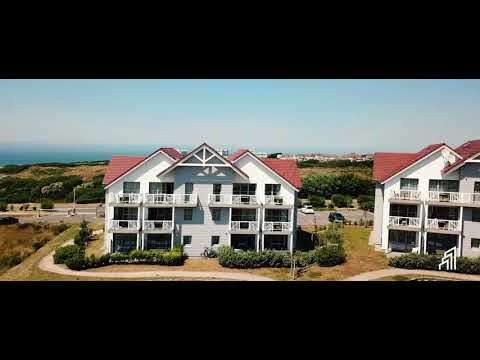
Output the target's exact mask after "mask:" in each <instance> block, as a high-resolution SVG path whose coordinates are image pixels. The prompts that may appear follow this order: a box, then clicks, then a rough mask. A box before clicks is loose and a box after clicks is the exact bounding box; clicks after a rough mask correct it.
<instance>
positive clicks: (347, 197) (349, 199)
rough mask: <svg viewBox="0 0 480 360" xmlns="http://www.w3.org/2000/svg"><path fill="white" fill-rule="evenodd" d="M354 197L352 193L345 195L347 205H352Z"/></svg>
mask: <svg viewBox="0 0 480 360" xmlns="http://www.w3.org/2000/svg"><path fill="white" fill-rule="evenodd" d="M352 202H353V199H352V197H351V196H350V195H345V207H352Z"/></svg>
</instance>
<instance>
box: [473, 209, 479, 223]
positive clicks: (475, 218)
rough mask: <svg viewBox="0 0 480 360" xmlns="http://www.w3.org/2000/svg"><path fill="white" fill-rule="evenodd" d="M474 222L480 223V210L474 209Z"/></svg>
mask: <svg viewBox="0 0 480 360" xmlns="http://www.w3.org/2000/svg"><path fill="white" fill-rule="evenodd" d="M472 221H474V222H480V209H472Z"/></svg>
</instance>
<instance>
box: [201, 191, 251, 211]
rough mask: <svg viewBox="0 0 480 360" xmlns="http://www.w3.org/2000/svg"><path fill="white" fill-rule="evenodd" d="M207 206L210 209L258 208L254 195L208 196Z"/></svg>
mask: <svg viewBox="0 0 480 360" xmlns="http://www.w3.org/2000/svg"><path fill="white" fill-rule="evenodd" d="M208 205H209V206H211V207H235V208H241V207H246V208H251V207H259V206H260V204H259V202H258V200H257V196H256V195H232V194H209V195H208Z"/></svg>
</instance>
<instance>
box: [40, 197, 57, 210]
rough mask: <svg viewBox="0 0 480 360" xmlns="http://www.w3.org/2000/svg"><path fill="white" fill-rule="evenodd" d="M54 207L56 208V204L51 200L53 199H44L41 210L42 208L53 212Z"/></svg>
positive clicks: (41, 202)
mask: <svg viewBox="0 0 480 360" xmlns="http://www.w3.org/2000/svg"><path fill="white" fill-rule="evenodd" d="M54 206H55V204H54V203H53V200H51V199H42V200H41V201H40V208H42V209H44V210H51V209H53V207H54Z"/></svg>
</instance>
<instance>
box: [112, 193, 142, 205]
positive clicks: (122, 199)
mask: <svg viewBox="0 0 480 360" xmlns="http://www.w3.org/2000/svg"><path fill="white" fill-rule="evenodd" d="M109 200H110V202H111V203H116V204H140V202H141V201H142V196H141V195H140V194H123V193H120V194H110V199H109Z"/></svg>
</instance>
